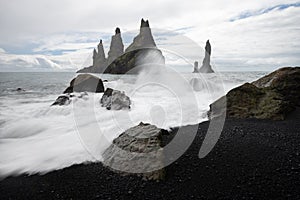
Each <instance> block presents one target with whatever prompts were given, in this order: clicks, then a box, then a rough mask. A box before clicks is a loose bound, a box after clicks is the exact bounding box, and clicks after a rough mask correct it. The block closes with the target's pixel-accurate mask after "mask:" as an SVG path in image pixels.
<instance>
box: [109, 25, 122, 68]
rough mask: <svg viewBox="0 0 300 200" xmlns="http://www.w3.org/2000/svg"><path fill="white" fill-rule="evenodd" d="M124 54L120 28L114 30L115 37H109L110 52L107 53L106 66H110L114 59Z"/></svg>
mask: <svg viewBox="0 0 300 200" xmlns="http://www.w3.org/2000/svg"><path fill="white" fill-rule="evenodd" d="M123 53H124V45H123V41H122V37H121V31H120V28H116V31H115V35H113V36H112V37H111V43H110V50H109V52H108V58H107V60H108V61H107V64H108V65H109V64H111V63H112V62H113V61H114V60H115V59H116V58H118V57H119V56H121V55H122V54H123Z"/></svg>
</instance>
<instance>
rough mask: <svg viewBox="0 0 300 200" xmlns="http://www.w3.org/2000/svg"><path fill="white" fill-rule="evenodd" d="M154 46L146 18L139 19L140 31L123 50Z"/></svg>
mask: <svg viewBox="0 0 300 200" xmlns="http://www.w3.org/2000/svg"><path fill="white" fill-rule="evenodd" d="M144 48H156V44H155V42H154V39H153V36H152V33H151V29H150V26H149V21H148V20H146V21H145V20H144V19H142V20H141V27H140V33H139V34H138V35H137V36H136V37H135V38H134V39H133V42H132V43H131V44H130V45H129V47H128V48H127V49H126V50H125V52H129V51H133V50H136V49H144Z"/></svg>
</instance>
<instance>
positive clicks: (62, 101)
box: [51, 92, 88, 106]
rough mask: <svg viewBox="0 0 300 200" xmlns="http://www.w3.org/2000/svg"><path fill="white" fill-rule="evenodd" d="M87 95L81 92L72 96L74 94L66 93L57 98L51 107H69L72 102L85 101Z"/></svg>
mask: <svg viewBox="0 0 300 200" xmlns="http://www.w3.org/2000/svg"><path fill="white" fill-rule="evenodd" d="M87 97H88V93H87V92H81V93H80V94H74V93H71V94H70V93H68V94H63V95H60V96H59V97H57V99H56V100H55V102H54V103H53V104H52V105H51V106H65V105H69V104H70V103H71V102H72V101H74V100H75V101H76V100H77V99H85V100H86V99H87Z"/></svg>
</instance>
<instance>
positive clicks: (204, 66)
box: [199, 40, 214, 73]
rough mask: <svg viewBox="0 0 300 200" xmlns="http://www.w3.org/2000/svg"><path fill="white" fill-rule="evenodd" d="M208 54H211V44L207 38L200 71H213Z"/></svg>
mask: <svg viewBox="0 0 300 200" xmlns="http://www.w3.org/2000/svg"><path fill="white" fill-rule="evenodd" d="M210 55H211V45H210V42H209V40H207V41H206V45H205V57H204V59H203V62H202V66H201V67H200V69H199V72H200V73H214V70H213V69H212V67H211V65H210Z"/></svg>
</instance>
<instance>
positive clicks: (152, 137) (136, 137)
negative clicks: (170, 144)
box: [103, 122, 165, 181]
mask: <svg viewBox="0 0 300 200" xmlns="http://www.w3.org/2000/svg"><path fill="white" fill-rule="evenodd" d="M164 132H165V130H163V129H159V128H157V127H156V126H154V125H150V124H144V123H142V122H141V123H140V124H139V125H137V126H135V127H132V128H130V129H128V130H126V131H125V132H124V133H122V134H121V135H120V136H119V137H117V138H116V139H114V140H113V143H112V144H111V145H110V146H109V147H108V148H107V149H106V150H105V152H104V153H103V163H104V164H105V165H106V166H108V167H110V168H112V169H113V170H115V171H118V172H120V173H121V174H123V175H130V174H133V173H135V172H136V171H138V172H140V173H137V175H138V176H142V177H143V178H144V179H146V180H156V181H159V180H162V179H164V177H165V169H164V168H163V159H164V158H163V153H162V141H161V137H162V134H163V133H164ZM117 169H120V170H122V171H120V170H117ZM148 169H157V170H154V171H152V172H151V171H150V172H149V171H148Z"/></svg>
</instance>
